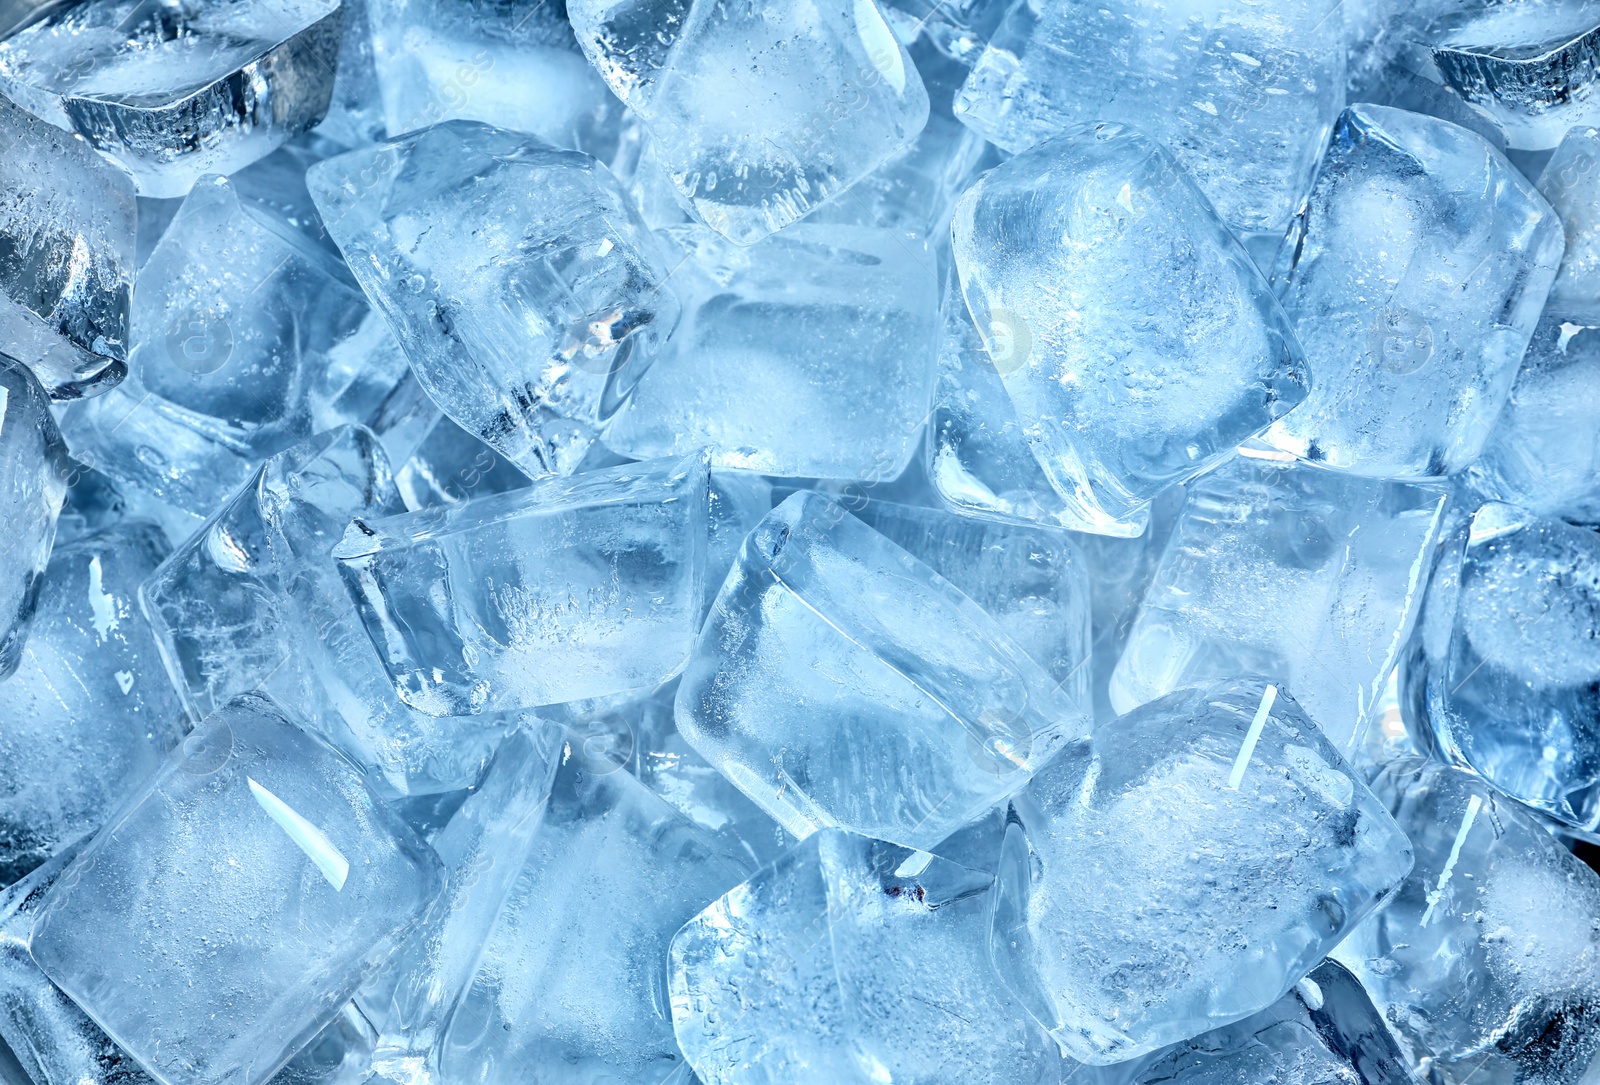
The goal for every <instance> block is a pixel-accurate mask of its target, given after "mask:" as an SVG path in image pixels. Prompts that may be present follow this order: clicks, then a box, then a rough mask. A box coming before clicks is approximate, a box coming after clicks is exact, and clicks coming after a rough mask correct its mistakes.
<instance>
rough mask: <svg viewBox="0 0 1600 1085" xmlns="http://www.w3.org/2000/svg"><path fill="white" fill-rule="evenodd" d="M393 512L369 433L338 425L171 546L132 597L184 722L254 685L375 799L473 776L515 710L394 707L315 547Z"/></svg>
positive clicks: (448, 786) (266, 471)
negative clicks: (333, 750) (333, 753)
mask: <svg viewBox="0 0 1600 1085" xmlns="http://www.w3.org/2000/svg"><path fill="white" fill-rule="evenodd" d="M399 511H401V505H400V500H399V495H398V494H397V493H396V491H395V486H394V482H393V481H392V479H391V478H390V475H389V465H388V461H387V459H386V458H385V457H384V455H383V451H382V449H381V448H380V447H379V446H378V443H377V441H376V439H375V438H374V436H373V434H372V433H371V432H369V431H367V430H365V429H362V428H360V427H350V426H347V427H343V428H341V429H339V430H334V431H330V432H328V433H325V434H319V435H318V436H317V437H315V438H312V439H311V440H309V441H306V442H304V443H303V444H301V445H298V446H296V447H295V448H292V449H290V450H288V451H286V452H283V453H281V454H279V455H278V456H275V457H273V458H272V459H271V460H269V461H267V463H266V464H265V465H263V466H262V468H261V469H260V470H259V471H258V472H257V474H256V476H255V478H254V479H253V480H252V482H251V483H250V484H248V485H246V486H245V487H243V488H242V489H241V490H240V491H239V492H238V493H237V494H236V495H235V496H234V498H233V500H232V501H230V502H229V503H228V504H227V505H226V506H224V507H223V508H222V509H221V510H219V511H218V512H217V514H216V515H215V516H214V517H213V518H212V519H211V520H209V521H208V522H207V523H206V525H205V526H204V527H203V528H202V530H200V531H199V532H197V533H196V534H195V535H194V536H193V537H191V538H190V539H189V540H188V541H187V542H185V543H184V544H183V545H181V546H180V547H179V548H178V550H177V551H176V552H175V553H174V554H173V556H172V557H171V558H170V559H168V561H167V562H166V563H165V564H164V565H163V566H162V567H161V569H159V570H158V571H157V572H156V573H155V574H154V575H152V576H151V578H150V579H149V580H148V581H147V582H146V584H145V586H144V589H143V592H142V596H143V603H144V606H145V611H146V613H147V614H149V615H150V617H151V621H152V622H153V624H154V625H155V627H156V629H157V630H158V632H159V635H160V637H161V643H162V652H163V655H164V657H165V659H166V661H167V668H168V671H169V672H170V673H171V674H172V675H173V680H174V681H175V682H176V683H177V684H178V685H179V688H180V689H185V690H186V691H187V694H188V696H187V701H188V704H189V706H190V711H191V714H192V716H193V717H194V718H195V719H196V720H198V719H200V718H201V717H203V716H204V715H206V714H207V713H209V712H210V711H213V710H214V709H215V708H217V707H219V706H220V705H222V704H223V703H225V702H226V701H228V700H230V699H231V698H233V697H235V696H237V695H238V694H241V693H245V692H248V691H250V690H254V689H261V690H264V691H265V692H267V693H270V694H271V695H272V696H273V697H275V698H276V699H277V700H278V701H279V702H280V703H282V704H284V705H285V706H287V707H289V708H291V709H293V710H294V711H295V712H296V713H298V714H299V715H300V717H301V718H302V719H303V721H304V722H305V724H306V725H307V726H309V727H311V728H312V729H314V730H315V731H317V732H318V733H319V734H321V735H322V737H323V738H325V739H327V740H328V741H329V742H331V743H332V744H333V745H335V746H337V747H338V748H339V749H340V750H341V751H343V752H344V753H345V754H346V755H347V756H348V757H350V759H351V760H353V761H355V762H356V763H357V764H359V765H361V766H362V767H363V768H365V769H367V770H368V772H369V781H368V782H369V783H370V784H372V785H373V786H374V787H376V788H378V789H379V790H380V792H381V793H383V794H384V795H385V796H386V797H394V796H396V795H407V794H425V793H430V792H437V791H447V790H452V789H455V788H460V787H465V786H468V785H469V784H471V783H472V781H473V780H475V779H476V778H477V777H478V775H479V774H480V773H481V772H482V771H483V766H484V765H485V764H486V763H487V761H488V758H489V755H490V754H491V753H492V752H493V751H494V748H495V746H496V745H498V744H499V742H500V740H501V739H502V738H503V737H504V736H505V735H506V733H507V732H508V731H510V730H511V729H512V728H513V727H515V726H516V723H517V720H516V718H514V717H508V716H506V715H504V714H493V715H488V716H485V717H482V718H480V719H476V720H471V721H467V720H451V721H446V722H444V723H441V722H440V721H438V720H435V719H434V718H433V717H431V716H427V715H425V714H423V713H420V712H417V711H415V710H413V709H411V708H409V707H408V706H406V705H405V704H403V703H402V702H401V701H400V699H399V698H398V697H397V696H396V695H395V691H394V686H393V683H392V682H391V681H390V679H389V676H388V674H387V673H385V671H384V669H383V665H382V663H381V662H380V661H379V659H378V657H377V655H376V654H375V653H374V652H373V649H372V641H371V640H370V639H369V638H368V636H367V632H366V629H365V627H364V626H363V625H362V624H361V618H360V615H359V614H358V613H357V611H356V608H355V604H354V603H352V602H351V600H350V597H349V595H348V593H347V592H346V591H345V589H344V585H343V583H342V582H341V581H340V578H339V574H338V572H337V571H336V570H335V569H334V567H333V563H332V561H331V560H330V559H329V556H328V555H329V553H330V551H331V550H332V548H333V545H334V544H335V543H336V542H337V541H338V539H339V537H340V533H341V532H343V530H344V528H345V526H346V524H347V523H348V522H349V521H350V519H351V518H352V517H354V516H359V515H367V516H382V515H386V514H390V513H397V512H399Z"/></svg>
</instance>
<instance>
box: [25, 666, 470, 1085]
mask: <svg viewBox="0 0 1600 1085" xmlns="http://www.w3.org/2000/svg"><path fill="white" fill-rule="evenodd" d="M441 885H442V872H441V869H440V863H439V859H438V857H437V856H436V855H434V853H433V852H432V850H431V849H430V848H429V847H428V846H427V845H426V844H425V843H423V842H422V841H421V840H420V839H419V838H417V837H416V836H415V834H413V833H412V832H411V830H410V829H408V828H407V827H406V826H405V825H404V824H403V823H402V822H401V821H400V820H399V819H398V818H397V817H396V816H395V815H394V814H392V813H390V812H389V811H388V810H386V809H385V808H383V807H382V806H380V805H379V804H378V803H377V802H375V801H374V799H373V797H372V795H371V794H370V793H369V792H368V791H367V790H366V788H365V787H363V786H362V783H361V778H360V776H359V774H358V770H357V769H356V768H355V767H354V766H353V765H351V764H350V763H349V762H348V761H346V760H345V759H344V758H342V757H340V756H339V755H338V754H336V753H335V752H334V751H333V750H332V749H330V748H328V747H326V746H323V745H322V744H321V743H319V742H318V741H317V740H315V739H313V738H312V737H311V736H310V735H308V734H306V733H305V732H304V731H301V730H300V729H299V728H298V727H296V726H295V725H294V724H293V723H292V722H291V721H290V720H289V719H288V718H287V717H285V716H284V715H283V714H282V713H281V711H280V710H279V709H278V707H277V706H276V705H275V704H273V703H272V702H271V701H270V700H268V699H266V698H264V697H261V696H260V695H257V694H251V695H247V696H245V697H241V698H240V699H238V700H236V701H234V702H232V703H231V704H229V705H228V706H227V707H225V708H223V709H222V710H221V711H219V712H217V713H215V714H214V715H212V716H210V717H208V718H207V720H206V721H205V722H204V723H203V724H202V725H201V726H200V727H198V728H196V729H195V730H194V731H193V732H191V733H190V735H189V737H188V738H187V739H185V740H184V742H183V744H182V746H181V747H180V748H179V750H178V752H177V753H176V754H175V755H174V756H173V757H172V758H171V759H170V760H168V761H167V762H166V763H165V764H163V765H162V766H161V768H160V769H159V770H157V771H156V773H155V774H154V775H153V776H151V777H150V778H149V779H148V780H147V781H146V782H145V783H144V785H143V787H142V788H141V789H140V790H139V791H138V792H137V794H135V795H134V796H131V797H130V800H129V802H128V803H127V804H126V805H124V806H123V807H122V808H121V810H120V811H119V812H118V814H117V816H116V818H115V819H114V820H113V821H112V822H111V823H110V824H108V825H107V826H106V827H105V828H104V829H102V830H101V831H100V832H99V833H98V834H97V835H96V836H95V838H94V840H92V841H91V842H90V843H89V844H88V845H87V847H85V848H84V850H83V852H82V853H80V854H79V856H78V858H77V859H75V860H74V861H73V862H72V864H71V865H70V866H68V867H67V869H66V870H65V871H63V872H62V873H61V876H60V878H59V879H58V880H57V882H56V884H55V886H54V887H53V888H52V889H51V890H50V891H49V893H47V894H46V896H45V899H44V902H43V904H42V905H41V906H40V911H39V915H38V918H37V919H36V920H35V921H34V925H33V935H32V952H33V957H34V960H36V961H37V962H38V963H39V966H40V967H41V968H43V969H44V971H45V973H46V975H48V976H49V977H50V979H51V980H52V981H53V982H55V984H56V985H57V986H59V987H60V988H61V989H62V990H63V991H65V992H66V993H67V994H68V995H69V996H70V997H71V998H72V1000H73V1001H74V1002H76V1003H77V1004H78V1005H79V1006H80V1007H82V1008H83V1010H84V1011H85V1012H86V1013H88V1014H89V1016H90V1017H92V1018H93V1019H94V1020H95V1022H96V1023H97V1024H98V1025H100V1027H101V1028H103V1029H104V1030H105V1031H106V1033H107V1034H108V1035H109V1036H110V1037H111V1038H112V1040H114V1041H115V1042H116V1043H117V1045H118V1046H119V1047H121V1048H122V1049H123V1050H125V1051H127V1052H128V1053H129V1054H130V1055H132V1056H133V1057H134V1058H135V1059H137V1060H138V1061H139V1063H140V1065H141V1066H143V1067H144V1069H145V1070H146V1071H147V1072H149V1073H150V1074H151V1075H152V1076H153V1077H155V1078H156V1079H157V1080H158V1081H160V1082H163V1083H164V1085H180V1083H182V1085H202V1083H218V1082H224V1081H232V1082H237V1083H239V1085H255V1083H259V1082H263V1081H265V1080H266V1079H267V1078H268V1077H270V1076H271V1075H272V1073H273V1072H274V1071H276V1070H277V1069H278V1068H279V1067H280V1066H281V1065H282V1064H283V1063H284V1062H286V1061H287V1060H288V1059H289V1058H290V1057H291V1056H292V1055H293V1054H294V1053H295V1051H297V1050H298V1049H299V1048H300V1047H302V1046H304V1044H305V1043H306V1042H307V1041H308V1040H309V1039H310V1038H311V1037H313V1036H315V1035H316V1034H317V1033H318V1032H319V1031H321V1030H322V1028H323V1027H324V1026H325V1025H327V1024H328V1023H329V1022H330V1021H331V1020H332V1019H333V1018H334V1017H335V1016H336V1015H337V1014H338V1013H339V1011H340V1008H341V1007H342V1006H343V1005H344V1004H345V1003H346V1002H348V1001H349V999H350V996H351V995H352V994H353V993H354V991H355V989H356V987H357V985H358V984H359V983H360V982H361V980H362V978H363V976H364V975H365V974H366V973H367V972H368V971H370V970H371V969H372V968H374V967H376V966H377V965H378V964H380V963H381V962H382V961H384V960H385V959H386V958H387V957H388V955H389V954H390V953H391V952H392V951H393V950H394V948H395V946H396V944H397V943H398V942H399V941H400V940H401V939H402V938H404V936H405V935H406V934H407V932H408V931H409V929H410V928H411V927H412V926H413V925H414V924H415V923H416V922H417V921H418V919H419V918H420V917H421V915H422V913H423V910H424V909H425V908H427V906H428V905H429V903H430V902H431V901H432V899H433V898H434V896H435V895H436V894H437V893H438V892H439V890H440V888H441ZM130 976H138V977H139V982H138V983H137V984H136V985H130V984H129V982H128V978H129V977H130Z"/></svg>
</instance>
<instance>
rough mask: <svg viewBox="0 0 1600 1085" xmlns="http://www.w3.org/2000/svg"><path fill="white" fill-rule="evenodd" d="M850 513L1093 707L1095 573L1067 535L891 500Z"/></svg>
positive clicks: (853, 506) (862, 504) (863, 504)
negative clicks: (988, 619) (953, 590)
mask: <svg viewBox="0 0 1600 1085" xmlns="http://www.w3.org/2000/svg"><path fill="white" fill-rule="evenodd" d="M847 507H848V508H849V509H850V511H851V513H852V515H854V516H855V518H856V519H858V520H860V521H861V522H862V523H864V524H866V525H867V526H868V527H870V528H872V529H873V530H874V531H876V532H877V533H878V534H880V535H882V536H883V537H884V538H886V539H888V540H889V541H890V542H892V543H894V544H895V545H896V546H898V547H900V548H901V549H902V550H904V551H905V552H906V553H908V554H910V555H911V556H912V557H914V558H916V559H917V560H918V561H920V562H922V563H923V564H925V565H927V566H928V567H929V568H930V569H932V570H933V571H934V572H936V573H938V574H939V575H940V576H942V577H944V579H946V580H948V581H949V582H950V583H951V584H952V585H954V586H955V588H956V589H957V590H958V591H960V592H961V593H962V594H963V595H965V596H966V597H967V598H968V599H971V600H972V601H973V602H975V603H977V604H978V605H979V606H980V607H982V608H983V609H984V610H985V611H987V612H988V613H989V615H990V617H992V618H994V620H995V622H996V624H998V625H999V626H1000V628H1001V629H1003V630H1005V632H1006V635H1007V636H1009V637H1010V638H1011V639H1012V640H1013V641H1014V642H1015V643H1016V645H1017V647H1019V648H1021V649H1022V650H1023V651H1025V652H1027V653H1028V655H1029V656H1031V657H1032V658H1033V661H1034V662H1035V663H1037V664H1039V666H1040V667H1042V668H1043V669H1044V672H1045V673H1046V674H1048V675H1049V676H1050V678H1051V679H1052V680H1054V681H1055V683H1056V685H1057V688H1058V689H1060V690H1061V691H1062V692H1063V693H1065V694H1066V695H1067V696H1068V697H1070V698H1071V699H1072V700H1073V701H1074V702H1075V703H1076V704H1079V705H1085V706H1086V705H1088V704H1089V703H1090V692H1089V663H1090V656H1089V651H1090V649H1089V645H1090V632H1089V616H1090V609H1089V608H1090V594H1089V567H1088V565H1087V564H1086V563H1085V560H1084V556H1083V554H1082V553H1081V552H1080V551H1079V550H1078V548H1077V546H1076V545H1074V543H1073V541H1072V538H1071V536H1069V535H1068V534H1067V533H1066V532H1065V531H1052V530H1049V529H1047V528H1043V527H1033V526H1024V525H1021V524H1004V523H998V522H996V521H992V520H978V519H975V518H972V517H968V516H957V515H954V514H952V513H949V512H944V511H942V510H937V509H923V508H916V507H914V506H911V505H900V504H895V503H894V502H890V501H875V500H866V501H854V502H849V503H848V505H847Z"/></svg>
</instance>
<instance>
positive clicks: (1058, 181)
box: [953, 124, 1306, 535]
mask: <svg viewBox="0 0 1600 1085" xmlns="http://www.w3.org/2000/svg"><path fill="white" fill-rule="evenodd" d="M953 236H954V242H955V262H956V269H957V271H958V272H959V273H960V277H961V290H962V293H963V295H964V296H965V298H966V303H967V308H968V310H969V311H970V312H971V314H972V317H973V319H974V321H975V322H976V324H977V327H978V329H979V332H980V333H981V335H982V337H983V342H984V343H985V345H986V346H987V348H988V351H989V354H990V357H991V361H992V363H993V364H994V366H995V368H996V370H997V372H999V374H1000V377H1001V381H1002V383H1003V384H1004V385H1005V389H1006V391H1007V393H1009V395H1010V397H1011V400H1012V403H1013V405H1014V407H1015V409H1016V414H1017V419H1018V422H1019V423H1020V426H1021V433H1022V435H1023V437H1024V439H1025V440H1026V442H1027V443H1028V445H1029V446H1030V447H1031V448H1032V450H1033V454H1034V457H1035V458H1036V459H1037V460H1038V462H1039V465H1040V466H1041V467H1042V468H1043V470H1044V473H1045V475H1046V476H1048V477H1049V479H1050V482H1051V484H1052V485H1053V486H1054V487H1055V489H1056V490H1057V492H1058V493H1059V494H1060V496H1061V499H1062V501H1063V503H1064V504H1065V506H1066V509H1065V511H1064V513H1063V514H1062V518H1063V519H1064V520H1067V521H1068V526H1072V527H1077V528H1080V529H1082V530H1087V531H1096V532H1100V533H1103V534H1113V535H1118V534H1120V535H1137V534H1138V533H1139V531H1140V530H1141V529H1142V527H1143V523H1144V516H1145V509H1146V506H1148V504H1149V502H1150V500H1151V499H1152V498H1153V497H1155V496H1156V494H1158V493H1160V492H1161V491H1162V490H1163V489H1165V488H1166V487H1167V486H1169V485H1171V484H1172V483H1174V482H1181V481H1183V480H1184V479H1187V478H1190V477H1192V476H1194V475H1197V474H1199V473H1200V472H1202V471H1204V470H1206V469H1207V468H1209V467H1212V466H1215V465H1216V464H1217V463H1219V462H1220V461H1221V460H1223V459H1224V458H1226V457H1227V456H1229V455H1231V454H1232V452H1233V449H1234V447H1235V446H1236V445H1238V444H1239V443H1240V442H1242V441H1244V440H1245V439H1246V438H1248V437H1250V436H1252V435H1254V434H1256V433H1259V432H1260V431H1261V430H1263V429H1265V428H1266V427H1267V426H1268V425H1269V424H1271V423H1272V421H1273V420H1274V419H1276V418H1278V417H1279V416H1280V415H1282V414H1283V413H1284V412H1285V411H1287V410H1289V409H1290V408H1291V407H1293V406H1294V405H1295V404H1297V403H1299V402H1300V401H1301V399H1303V398H1304V397H1305V392H1306V380H1305V373H1304V369H1303V363H1302V360H1301V356H1300V348H1299V345H1298V344H1297V343H1296V342H1295V337H1294V333H1293V332H1292V331H1291V330H1290V328H1289V323H1288V320H1287V318H1286V317H1285V316H1284V313H1283V310H1282V309H1280V308H1279V307H1278V302H1277V301H1276V299H1274V298H1273V296H1272V292H1271V290H1270V289H1269V288H1268V286H1267V283H1266V280H1265V279H1263V278H1262V277H1261V273H1260V272H1259V271H1257V270H1256V266H1255V264H1254V263H1252V262H1251V260H1250V258H1249V256H1247V255H1246V254H1245V251H1244V250H1243V249H1242V248H1240V247H1239V244H1238V242H1237V241H1235V240H1234V238H1233V236H1232V235H1231V234H1230V233H1229V232H1228V230H1227V228H1226V227H1224V226H1223V225H1222V223H1221V222H1220V221H1219V220H1218V219H1217V216H1216V214H1215V213H1214V212H1213V211H1212V209H1211V205H1210V204H1209V203H1207V202H1206V198H1205V197H1204V196H1203V195H1201V194H1200V191H1199V189H1197V188H1196V187H1195V186H1194V183H1193V182H1192V181H1191V180H1190V179H1189V177H1188V175H1187V174H1186V173H1185V172H1184V170H1183V168H1182V167H1181V166H1179V165H1178V164H1177V162H1176V161H1175V160H1174V159H1173V158H1172V157H1171V156H1170V155H1169V154H1167V152H1166V151H1164V150H1163V149H1162V148H1161V147H1160V146H1159V145H1157V144H1156V143H1154V142H1152V141H1151V140H1149V139H1147V138H1145V137H1144V136H1142V135H1140V134H1139V133H1138V132H1136V131H1134V130H1133V129H1131V128H1127V127H1124V126H1121V125H1111V124H1105V125H1097V126H1094V127H1087V128H1076V129H1073V130H1071V131H1069V132H1068V133H1066V134H1064V135H1062V136H1060V137H1059V138H1057V139H1054V140H1051V141H1050V142H1049V143H1046V144H1044V145H1042V146H1039V147H1037V148H1035V149H1033V150H1031V151H1028V152H1026V153H1024V154H1020V155H1018V156H1017V157H1015V158H1013V159H1011V160H1010V161H1008V162H1006V163H1005V164H1004V165H1002V166H999V167H998V168H996V169H994V170H992V171H990V172H989V173H987V174H985V175H984V177H983V178H982V180H980V181H979V182H978V183H977V184H976V185H974V186H973V187H972V188H970V189H968V190H967V193H966V195H964V196H963V197H962V198H961V203H960V204H959V205H958V207H957V208H956V216H955V223H954V226H953Z"/></svg>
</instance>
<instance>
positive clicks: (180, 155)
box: [0, 0, 344, 198]
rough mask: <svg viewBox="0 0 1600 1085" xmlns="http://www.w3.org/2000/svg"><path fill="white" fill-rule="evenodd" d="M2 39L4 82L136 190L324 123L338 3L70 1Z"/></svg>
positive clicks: (177, 179) (234, 163)
mask: <svg viewBox="0 0 1600 1085" xmlns="http://www.w3.org/2000/svg"><path fill="white" fill-rule="evenodd" d="M36 10H37V14H38V15H39V16H41V17H38V18H35V19H33V20H31V21H30V22H28V23H27V25H25V26H24V27H23V28H22V29H21V30H18V31H17V32H16V33H13V34H12V35H11V36H10V37H8V38H6V39H5V40H4V41H0V92H3V93H4V94H5V95H6V96H7V97H8V98H10V99H11V100H12V101H15V102H16V103H17V104H18V105H20V106H22V107H23V108H25V109H27V110H29V111H31V112H33V113H35V114H36V115H38V116H40V117H42V118H44V119H45V120H47V121H49V122H50V123H51V124H54V125H58V126H59V127H61V128H64V129H66V130H67V131H69V132H74V133H76V134H78V135H79V136H81V137H82V138H83V140H84V141H85V142H86V143H88V144H89V145H90V146H91V147H94V148H95V149H96V150H99V151H101V152H103V153H104V154H105V155H107V157H110V158H113V159H115V160H116V161H118V162H120V163H121V164H122V165H123V166H125V167H126V168H127V169H128V171H129V172H130V173H132V174H133V175H134V177H135V178H136V179H137V180H138V182H139V192H140V194H141V195H144V196H157V197H163V198H168V197H175V196H182V195H184V194H185V193H186V192H188V191H189V187H190V186H191V185H193V184H194V183H195V181H196V180H198V179H199V178H200V177H201V176H203V175H205V174H208V173H232V172H233V171H234V170H236V169H239V168H240V167H241V166H247V165H249V164H250V163H251V162H254V161H255V160H256V159H258V158H260V157H261V156H263V155H265V154H267V153H269V152H270V151H272V150H273V148H275V147H277V146H278V145H280V144H282V143H283V142H284V141H285V140H288V139H291V138H293V137H294V136H296V135H298V134H300V133H301V132H304V131H305V130H306V129H308V128H310V127H311V126H312V125H314V124H316V123H317V122H318V121H320V120H321V119H322V116H323V114H324V113H325V112H326V111H327V108H328V97H329V94H330V93H331V92H332V90H333V81H334V64H335V62H336V58H337V57H338V50H339V41H340V37H341V35H342V31H343V26H344V11H343V9H342V8H341V7H340V5H339V4H338V3H337V0H194V2H191V3H186V4H171V5H147V4H143V3H141V2H139V0H113V2H111V3H97V2H95V0H77V2H68V3H64V4H59V5H50V6H49V7H47V8H39V9H36Z"/></svg>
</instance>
